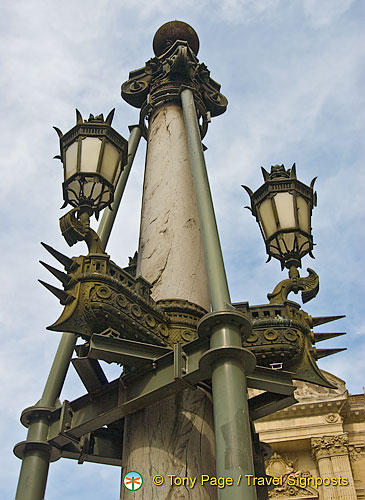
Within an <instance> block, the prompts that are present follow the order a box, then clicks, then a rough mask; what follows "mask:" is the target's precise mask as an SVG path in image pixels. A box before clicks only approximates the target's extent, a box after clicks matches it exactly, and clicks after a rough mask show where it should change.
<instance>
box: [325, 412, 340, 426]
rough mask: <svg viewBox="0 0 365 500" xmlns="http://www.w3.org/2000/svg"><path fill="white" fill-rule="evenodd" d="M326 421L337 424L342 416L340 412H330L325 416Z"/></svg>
mask: <svg viewBox="0 0 365 500" xmlns="http://www.w3.org/2000/svg"><path fill="white" fill-rule="evenodd" d="M325 419H326V422H328V423H329V424H335V423H336V422H338V421H339V419H340V416H339V415H338V413H329V414H328V415H326V416H325Z"/></svg>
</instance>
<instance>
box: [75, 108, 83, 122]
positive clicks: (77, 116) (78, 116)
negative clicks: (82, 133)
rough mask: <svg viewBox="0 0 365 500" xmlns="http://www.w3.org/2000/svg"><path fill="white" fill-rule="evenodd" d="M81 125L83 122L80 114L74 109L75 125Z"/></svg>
mask: <svg viewBox="0 0 365 500" xmlns="http://www.w3.org/2000/svg"><path fill="white" fill-rule="evenodd" d="M81 123H84V120H83V118H82V114H81V113H80V111H79V110H78V109H76V125H79V124H81Z"/></svg>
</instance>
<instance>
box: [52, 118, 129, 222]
mask: <svg viewBox="0 0 365 500" xmlns="http://www.w3.org/2000/svg"><path fill="white" fill-rule="evenodd" d="M113 115H114V109H113V110H112V111H111V112H110V113H109V115H108V116H107V118H106V120H105V121H104V117H103V115H99V116H96V117H94V116H93V115H90V117H89V119H88V120H85V121H84V120H83V119H82V116H81V114H80V112H79V111H78V110H76V119H77V123H76V125H75V127H73V128H72V129H71V130H69V131H68V132H67V133H66V134H62V132H61V131H60V130H59V129H57V128H56V127H55V129H56V131H57V133H58V135H59V137H60V149H61V155H60V156H59V158H60V159H61V161H62V163H63V167H64V182H63V184H62V188H63V198H64V205H63V207H62V208H64V207H65V206H66V205H67V204H70V205H72V206H73V207H75V208H78V209H79V211H80V212H83V211H86V212H88V213H89V215H92V214H93V213H95V216H96V218H98V216H99V213H100V211H101V210H103V209H104V208H105V207H107V206H110V205H111V203H112V202H113V198H114V190H115V187H116V184H117V182H118V179H119V176H120V174H121V172H122V170H123V168H124V166H125V165H126V163H127V157H128V141H127V140H126V139H124V137H122V136H121V135H120V134H118V132H116V131H115V130H114V129H113V128H112V126H111V122H112V119H113Z"/></svg>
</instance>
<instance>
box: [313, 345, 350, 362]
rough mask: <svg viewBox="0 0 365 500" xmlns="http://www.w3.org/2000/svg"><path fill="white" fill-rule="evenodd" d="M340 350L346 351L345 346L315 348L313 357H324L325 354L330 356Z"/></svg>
mask: <svg viewBox="0 0 365 500" xmlns="http://www.w3.org/2000/svg"><path fill="white" fill-rule="evenodd" d="M341 351H346V347H340V348H338V349H316V350H315V353H314V357H315V358H316V359H321V358H326V357H327V356H331V355H332V354H337V353H338V352H341Z"/></svg>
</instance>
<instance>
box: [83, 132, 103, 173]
mask: <svg viewBox="0 0 365 500" xmlns="http://www.w3.org/2000/svg"><path fill="white" fill-rule="evenodd" d="M100 148H101V140H100V139H98V138H97V137H86V138H85V139H83V140H82V147H81V166H80V171H81V172H96V171H97V167H98V162H99V154H100Z"/></svg>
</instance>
